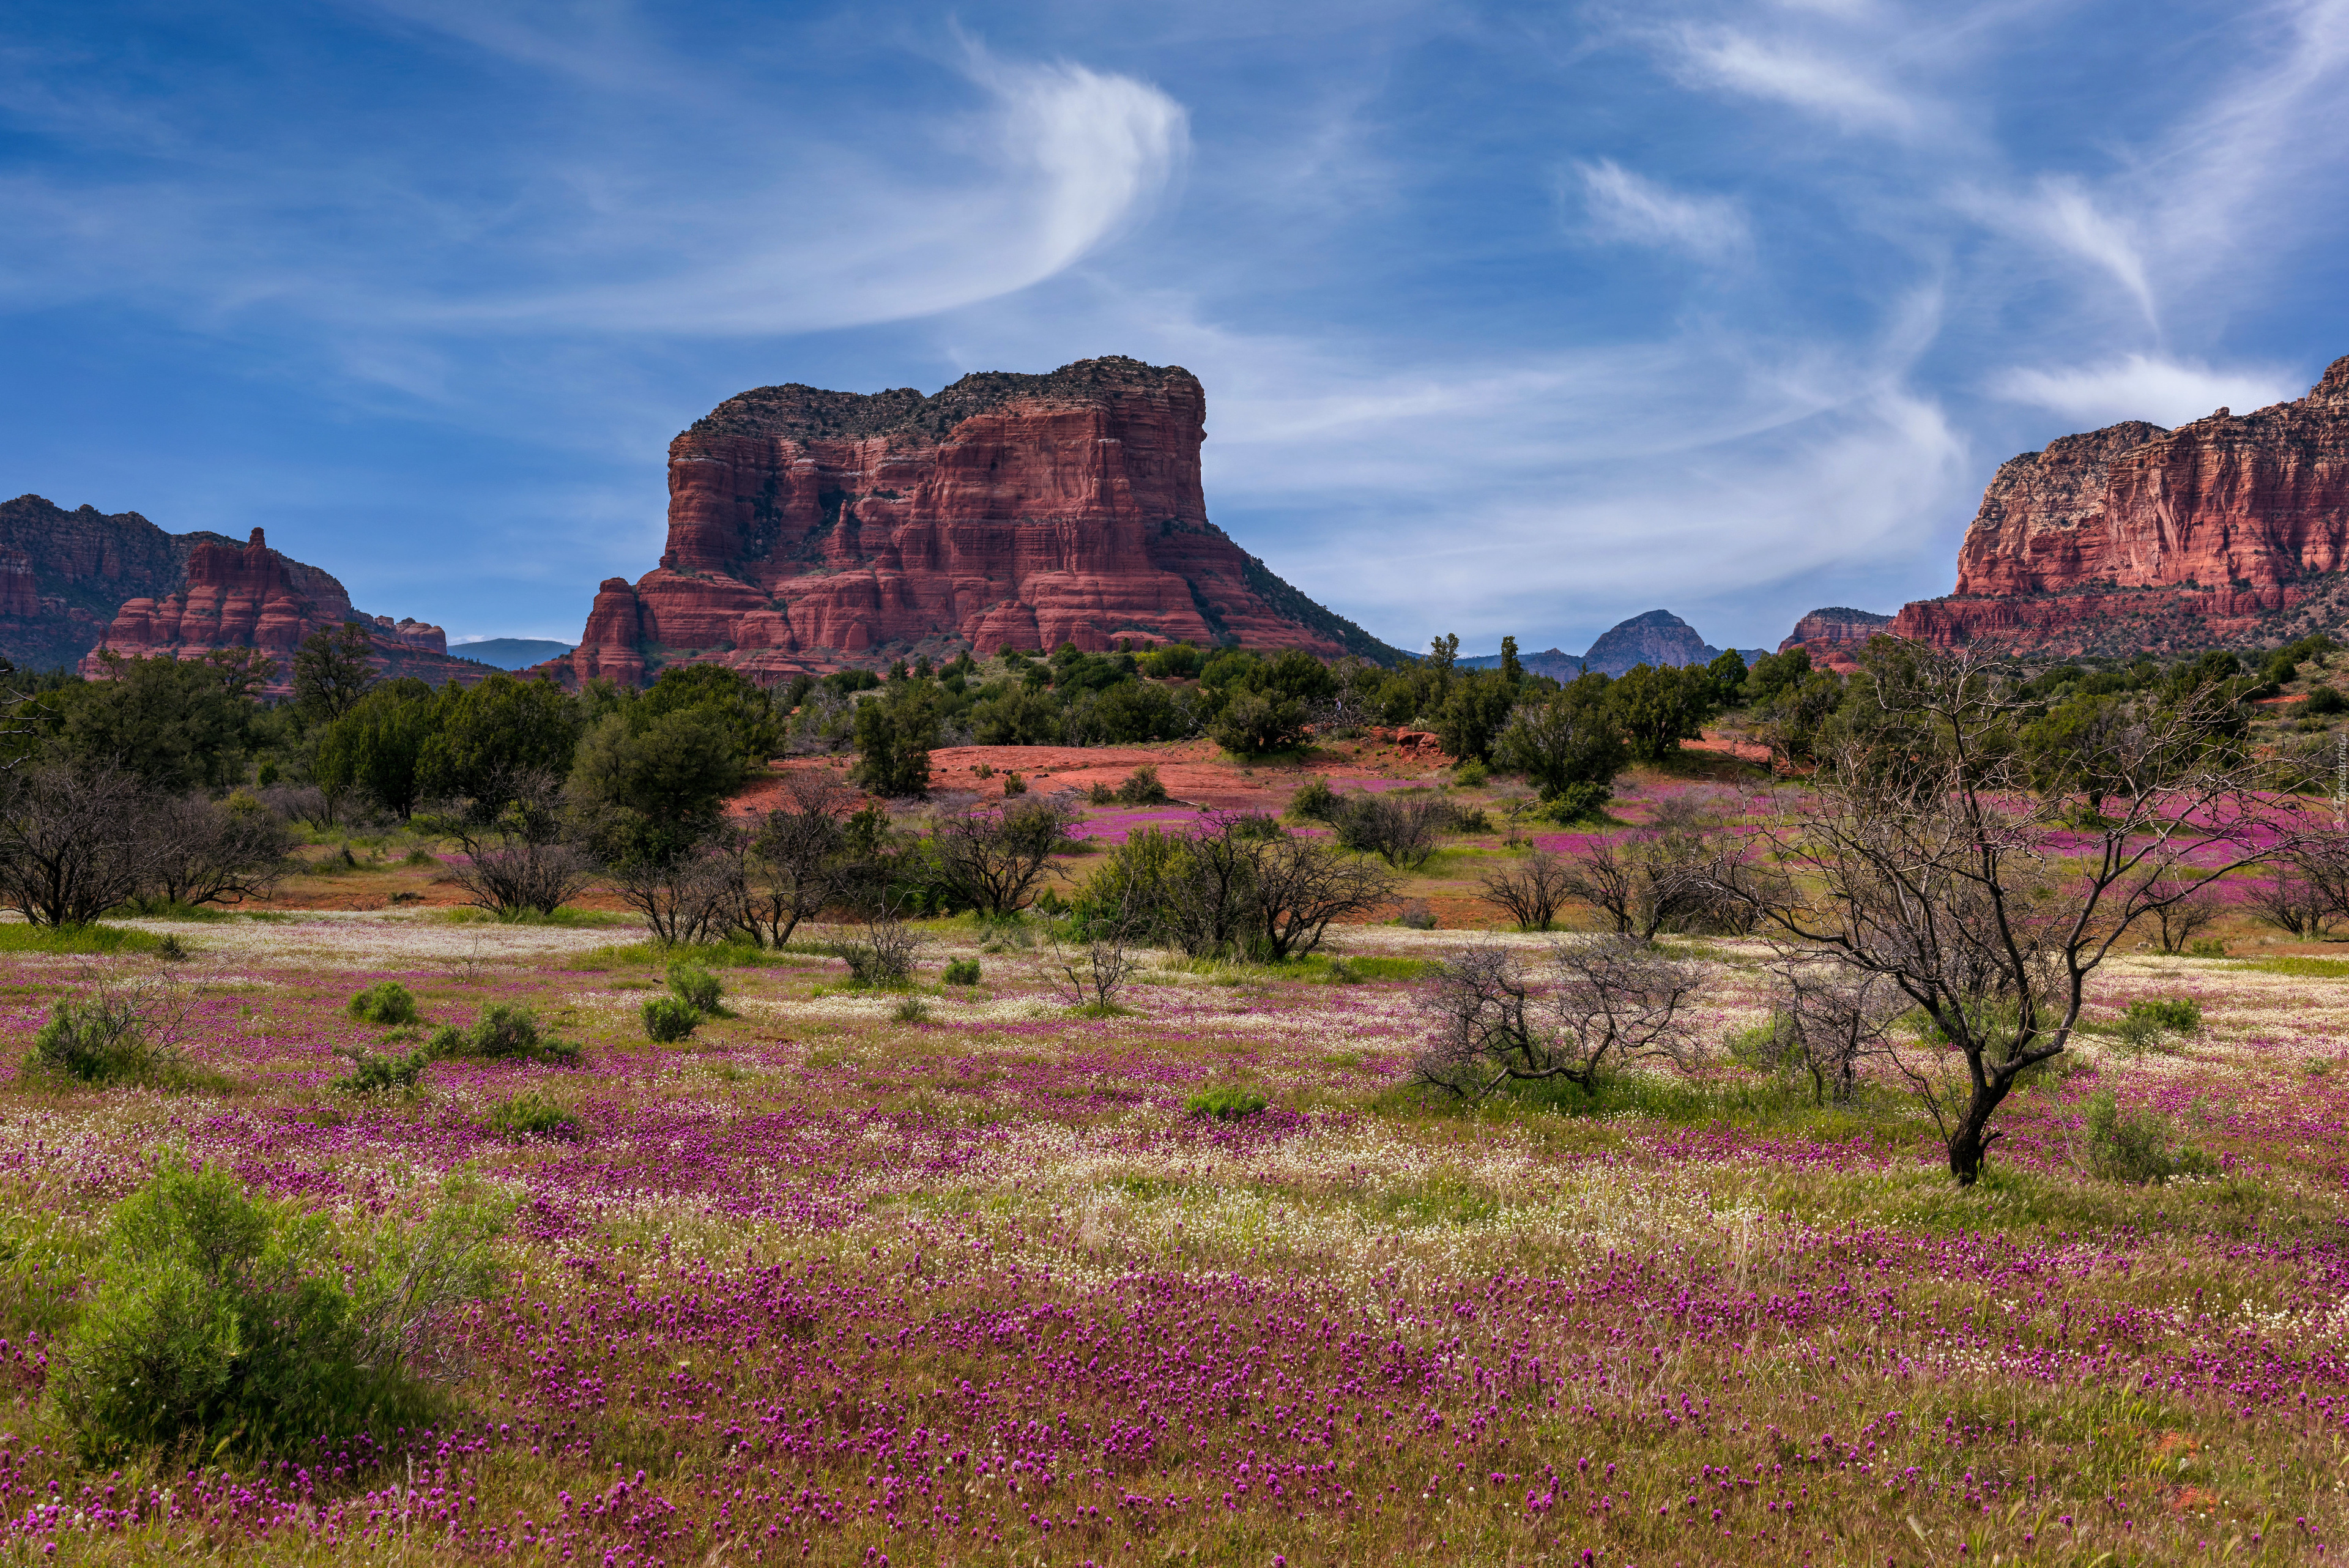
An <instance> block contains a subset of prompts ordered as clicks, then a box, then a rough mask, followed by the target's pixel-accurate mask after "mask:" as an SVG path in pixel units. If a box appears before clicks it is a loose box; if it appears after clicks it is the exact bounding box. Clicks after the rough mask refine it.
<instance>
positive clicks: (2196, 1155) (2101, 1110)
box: [2080, 1089, 2217, 1187]
mask: <svg viewBox="0 0 2349 1568" xmlns="http://www.w3.org/2000/svg"><path fill="white" fill-rule="evenodd" d="M2080 1112H2081V1127H2080V1163H2081V1165H2082V1166H2083V1167H2084V1168H2085V1169H2086V1170H2087V1172H2088V1174H2089V1175H2091V1176H2096V1177H2101V1178H2103V1179H2105V1180H2106V1181H2126V1182H2128V1183H2130V1184H2131V1185H2133V1186H2138V1187H2144V1186H2147V1185H2158V1184H2160V1183H2162V1182H2165V1181H2167V1180H2168V1179H2170V1178H2171V1177H2173V1176H2190V1175H2202V1174H2206V1173H2208V1172H2209V1171H2211V1170H2214V1169H2216V1168H2217V1167H2216V1166H2215V1165H2214V1164H2213V1163H2212V1162H2211V1160H2210V1158H2209V1156H2208V1155H2205V1154H2204V1153H2202V1151H2201V1150H2199V1149H2198V1148H2195V1147H2192V1146H2191V1145H2189V1144H2178V1143H2173V1142H2172V1141H2171V1140H2170V1137H2169V1134H2168V1131H2167V1130H2166V1129H2165V1127H2163V1124H2162V1120H2161V1118H2160V1117H2159V1116H2155V1115H2153V1114H2151V1113H2150V1112H2147V1111H2140V1110H2126V1111H2125V1110H2123V1109H2121V1108H2120V1106H2119V1103H2118V1102H2117V1101H2116V1099H2115V1098H2114V1097H2113V1092H2112V1091H2111V1090H2110V1089H2099V1090H2098V1091H2097V1092H2096V1093H2095V1094H2093V1095H2091V1096H2088V1098H2087V1100H2086V1102H2085V1103H2084V1104H2083V1105H2082V1106H2081V1107H2080Z"/></svg>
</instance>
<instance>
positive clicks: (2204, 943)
mask: <svg viewBox="0 0 2349 1568" xmlns="http://www.w3.org/2000/svg"><path fill="white" fill-rule="evenodd" d="M2186 956H2187V957H2189V958H2225V957H2226V956H2227V944H2226V943H2224V942H2221V941H2212V940H2209V939H2207V938H2206V939H2205V940H2201V941H2194V942H2189V943H2187V944H2186Z"/></svg>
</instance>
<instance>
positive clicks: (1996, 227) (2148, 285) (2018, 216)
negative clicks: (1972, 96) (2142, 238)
mask: <svg viewBox="0 0 2349 1568" xmlns="http://www.w3.org/2000/svg"><path fill="white" fill-rule="evenodd" d="M1949 200H1950V204H1951V206H1953V207H1955V208H1956V209H1957V210H1958V211H1959V212H1960V213H1963V214H1964V215H1966V216H1967V217H1969V218H1971V219H1972V220H1973V221H1974V222H1976V223H1981V224H1982V226H1983V227H1984V228H1987V229H1990V230H1992V231H1993V232H1995V233H1998V234H2007V235H2011V236H2013V237H2014V238H2016V239H2020V240H2023V241H2026V242H2029V243H2031V244H2036V245H2039V246H2042V247H2044V248H2047V249H2051V250H2054V251H2057V252H2060V253H2062V254H2065V255H2068V256H2072V257H2074V258H2075V259H2077V260H2080V261H2084V262H2086V263H2088V264H2089V265H2091V266H2093V267H2095V269H2096V270H2097V271H2099V272H2101V273H2103V274H2104V275H2105V276H2106V278H2109V279H2110V280H2111V281H2112V282H2115V283H2117V284H2119V285H2120V286H2121V287H2122V288H2124V289H2126V290H2127V292H2128V296H2129V297H2130V298H2131V299H2132V300H2134V301H2135V302H2136V304H2137V309H2138V311H2139V312H2140V313H2141V314H2142V315H2143V316H2144V317H2145V321H2146V323H2147V325H2148V326H2158V323H2159V312H2158V309H2157V307H2156V304H2155V300H2154V291H2153V284H2152V282H2151V280H2150V279H2149V277H2148V276H2147V265H2146V256H2145V251H2144V248H2143V246H2142V245H2141V244H2140V243H2139V238H2138V234H2137V224H2136V223H2135V222H2134V221H2133V220H2131V219H2128V218H2124V217H2118V216H2116V215H2114V214H2113V213H2110V212H2107V211H2106V206H2105V205H2104V204H2100V202H2099V201H2098V198H2097V197H2096V196H2095V195H2092V194H2091V193H2090V192H2089V191H2088V189H2087V187H2086V186H2085V184H2084V183H2083V182H2081V181H2079V180H2078V179H2075V178H2073V177H2071V176H2067V175H2048V176H2044V177H2043V178H2042V179H2041V180H2040V181H2039V182H2038V183H2037V184H2036V185H2035V186H2034V187H2033V189H2032V190H2031V192H2029V193H2028V194H2018V193H2016V192H2012V191H2002V190H1990V189H1985V188H1983V187H1981V186H1976V185H1961V186H1959V187H1957V188H1956V189H1955V190H1954V191H1953V192H1951V195H1950V198H1949ZM2106 200H2107V202H2110V201H2111V200H2112V199H2111V198H2107V199H2106ZM2099 286H2100V287H2101V286H2103V284H2102V283H2101V282H2100V283H2099Z"/></svg>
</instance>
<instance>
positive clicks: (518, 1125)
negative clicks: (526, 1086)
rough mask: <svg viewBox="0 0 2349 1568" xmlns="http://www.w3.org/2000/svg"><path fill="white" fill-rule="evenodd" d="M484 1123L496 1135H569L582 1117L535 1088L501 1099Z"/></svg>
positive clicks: (577, 1130) (577, 1133)
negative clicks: (507, 1098) (508, 1098)
mask: <svg viewBox="0 0 2349 1568" xmlns="http://www.w3.org/2000/svg"><path fill="white" fill-rule="evenodd" d="M662 1000H664V1001H667V1000H668V999H667V998H663V999H662ZM482 1125H483V1126H485V1127H488V1128H489V1130H490V1132H491V1133H492V1135H493V1136H495V1137H503V1138H525V1137H565V1138H567V1137H577V1136H578V1135H579V1118H578V1117H577V1116H573V1115H572V1114H571V1113H570V1112H569V1111H566V1110H564V1108H563V1107H562V1106H558V1105H556V1104H555V1103H554V1101H552V1100H550V1099H548V1098H547V1097H546V1096H544V1095H542V1094H540V1093H539V1092H538V1091H537V1090H536V1089H533V1090H531V1091H529V1092H528V1093H526V1094H521V1095H516V1096H514V1097H513V1098H512V1099H510V1100H504V1101H501V1102H500V1103H499V1104H498V1105H497V1106H494V1107H492V1109H491V1111H490V1114H489V1116H487V1117H485V1118H484V1119H483V1123H482Z"/></svg>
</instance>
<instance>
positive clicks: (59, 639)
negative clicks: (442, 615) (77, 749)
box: [0, 495, 488, 691]
mask: <svg viewBox="0 0 2349 1568" xmlns="http://www.w3.org/2000/svg"><path fill="white" fill-rule="evenodd" d="M347 620H357V621H359V622H362V623H364V624H365V625H366V626H367V629H368V631H369V632H370V633H371V634H372V636H373V637H374V639H375V643H376V648H377V649H378V654H379V656H380V658H381V659H382V661H383V664H384V666H385V668H386V670H388V672H389V673H392V674H398V675H417V676H421V677H423V678H424V679H426V680H432V681H433V682H435V683H436V684H437V683H439V682H440V681H443V680H477V679H479V678H480V677H481V676H482V675H485V674H487V673H488V671H487V670H485V669H483V668H482V667H481V666H480V665H477V664H472V663H471V662H469V661H466V660H463V659H451V658H450V657H449V656H448V639H447V638H446V637H445V636H443V635H442V633H441V630H440V628H439V627H437V626H427V625H425V624H424V623H423V622H421V621H416V620H400V621H394V620H393V619H392V618H390V617H389V616H367V615H362V614H360V613H359V612H358V611H357V610H355V609H353V608H352V607H351V600H350V596H349V595H348V594H347V593H346V592H345V591H344V589H343V585H342V584H341V583H339V582H337V581H336V580H335V578H334V577H333V576H329V575H328V574H327V573H326V572H323V571H320V570H319V569H318V568H317V567H316V566H307V565H305V564H304V563H302V562H300V561H295V560H292V559H290V558H288V557H286V556H281V555H279V554H278V553H277V552H276V551H274V550H272V549H270V548H269V546H268V545H267V544H266V543H264V540H263V538H262V533H261V530H260V529H258V528H255V529H254V531H253V536H252V538H251V539H250V540H248V541H247V542H246V543H245V544H243V545H239V544H237V543H236V542H235V541H234V540H233V539H230V538H227V537H225V536H224V535H219V534H212V533H203V532H197V533H192V534H167V533H165V532H164V531H163V530H162V529H160V528H159V527H157V526H156V525H155V524H152V523H150V522H149V521H148V520H147V519H146V518H144V517H141V516H140V514H138V513H136V512H118V513H111V514H109V513H103V512H100V511H98V509H97V508H96V507H92V506H83V507H80V508H78V509H77V510H75V511H72V512H67V510H65V509H64V508H63V507H61V506H58V505H57V504H54V503H52V502H49V501H47V500H45V499H44V498H42V497H41V496H38V495H20V496H18V497H17V498H16V500H14V501H10V502H6V503H0V654H5V656H6V657H7V659H9V660H10V661H11V662H12V663H14V664H16V665H17V666H18V667H19V668H21V669H29V670H54V669H59V668H72V667H79V668H80V669H82V670H84V671H86V672H90V673H98V672H101V671H102V670H103V668H104V666H103V661H102V660H100V659H98V657H97V655H98V650H100V649H111V650H113V651H115V652H117V653H121V654H126V655H150V654H170V655H173V656H180V657H189V656H192V655H195V654H198V653H202V652H203V651H204V650H206V649H213V648H258V649H263V650H264V652H267V653H268V654H269V655H270V656H271V657H272V658H274V659H276V660H277V661H278V665H279V669H278V672H277V682H276V684H277V688H278V689H279V690H280V691H283V690H285V689H286V687H287V685H288V677H289V676H290V673H291V670H290V664H291V660H292V658H293V653H294V649H295V648H296V647H297V646H299V644H300V643H301V640H302V639H303V638H305V637H307V636H308V635H309V634H310V633H311V632H313V631H316V630H317V629H319V628H321V627H326V626H338V625H340V624H342V623H343V622H344V621H347Z"/></svg>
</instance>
